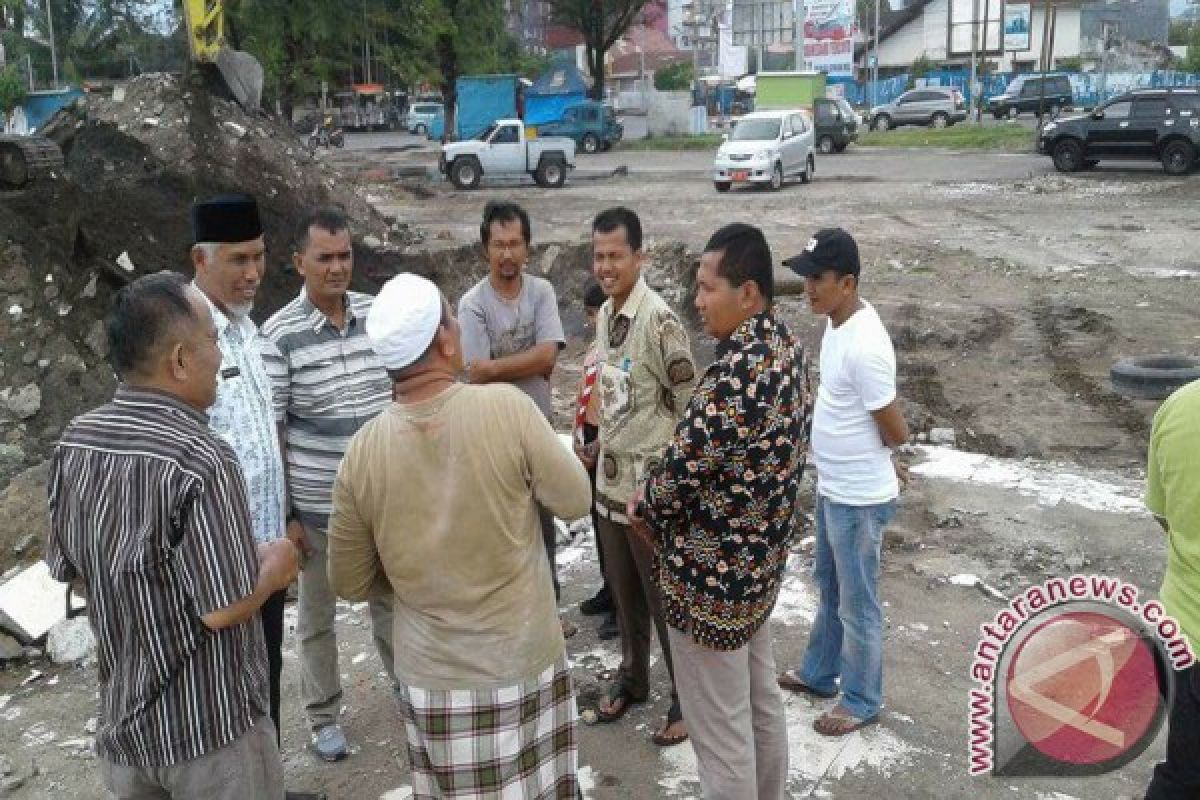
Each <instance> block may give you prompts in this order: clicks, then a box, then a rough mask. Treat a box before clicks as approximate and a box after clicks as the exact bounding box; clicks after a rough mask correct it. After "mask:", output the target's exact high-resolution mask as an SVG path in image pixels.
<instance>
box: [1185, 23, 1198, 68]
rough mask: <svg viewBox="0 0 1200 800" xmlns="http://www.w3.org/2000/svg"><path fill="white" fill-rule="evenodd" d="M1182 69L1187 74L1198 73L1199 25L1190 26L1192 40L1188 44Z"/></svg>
mask: <svg viewBox="0 0 1200 800" xmlns="http://www.w3.org/2000/svg"><path fill="white" fill-rule="evenodd" d="M1183 68H1184V70H1185V71H1187V72H1200V24H1197V25H1193V26H1192V38H1191V40H1190V41H1189V42H1188V49H1187V56H1185V57H1184V59H1183Z"/></svg>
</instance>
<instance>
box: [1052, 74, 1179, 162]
mask: <svg viewBox="0 0 1200 800" xmlns="http://www.w3.org/2000/svg"><path fill="white" fill-rule="evenodd" d="M1038 152H1040V153H1044V154H1045V155H1048V156H1050V157H1052V158H1053V159H1054V166H1055V167H1057V168H1058V170H1059V171H1060V172H1074V171H1076V170H1078V169H1084V168H1087V167H1094V166H1095V165H1096V164H1097V163H1099V162H1100V161H1102V160H1107V159H1121V160H1126V161H1129V160H1133V161H1161V162H1162V165H1163V169H1164V170H1165V171H1166V172H1167V174H1169V175H1184V174H1186V173H1188V172H1189V171H1191V170H1192V169H1193V168H1194V167H1195V166H1196V159H1197V154H1200V89H1140V90H1136V91H1133V92H1129V93H1128V94H1123V95H1121V96H1119V97H1115V98H1113V99H1112V100H1109V101H1108V102H1107V103H1105V104H1104V105H1102V106H1100V107H1099V108H1097V109H1096V110H1095V111H1093V112H1092V113H1091V114H1088V115H1086V116H1077V117H1063V118H1061V119H1057V120H1054V121H1053V122H1049V123H1047V124H1046V126H1045V127H1044V128H1042V132H1041V135H1040V136H1039V137H1038Z"/></svg>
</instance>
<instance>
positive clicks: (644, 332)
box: [596, 278, 696, 524]
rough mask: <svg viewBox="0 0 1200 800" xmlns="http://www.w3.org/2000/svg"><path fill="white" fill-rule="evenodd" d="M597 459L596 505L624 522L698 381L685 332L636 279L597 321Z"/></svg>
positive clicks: (613, 517)
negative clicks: (618, 303)
mask: <svg viewBox="0 0 1200 800" xmlns="http://www.w3.org/2000/svg"><path fill="white" fill-rule="evenodd" d="M596 354H597V359H598V361H599V364H600V375H599V377H598V378H597V381H596V384H597V387H598V391H599V393H600V435H599V438H600V459H599V461H598V465H597V470H596V510H597V511H598V512H599V513H600V514H601V515H602V516H605V517H607V518H609V519H612V520H613V521H614V522H619V523H623V524H624V523H626V522H628V518H627V517H626V516H625V505H626V503H628V502H629V498H630V497H632V496H633V493H634V490H635V488H636V487H637V486H639V485H640V484H641V483H642V482H643V481H644V480H645V473H646V471H647V467H653V466H655V465H657V463H658V462H659V461H660V460H661V458H662V453H663V450H664V449H665V448H666V446H667V443H668V442H669V441H670V440H671V437H672V436H673V435H674V433H675V424H676V423H677V422H678V421H679V418H680V416H681V415H682V414H683V411H684V409H685V408H686V407H687V403H688V398H689V397H690V396H691V394H692V389H693V387H694V386H695V382H696V365H695V361H694V359H693V358H692V351H691V347H690V344H689V342H688V335H687V331H685V330H684V327H683V324H682V323H680V321H679V317H677V316H676V315H675V312H674V311H672V310H671V308H670V307H669V306H668V305H667V304H666V301H664V300H663V299H662V298H661V297H659V295H658V293H657V292H655V291H654V290H653V289H651V288H650V287H649V286H647V285H646V281H645V279H644V278H639V279H638V282H637V285H636V286H634V288H633V291H632V292H630V294H629V297H628V298H627V299H626V300H625V304H624V305H623V306H622V307H621V310H620V311H618V312H616V313H614V312H613V302H612V300H608V301H607V302H605V304H604V305H603V306H602V307H601V309H600V316H599V318H598V319H597V321H596Z"/></svg>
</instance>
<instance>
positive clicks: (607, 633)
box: [596, 614, 621, 641]
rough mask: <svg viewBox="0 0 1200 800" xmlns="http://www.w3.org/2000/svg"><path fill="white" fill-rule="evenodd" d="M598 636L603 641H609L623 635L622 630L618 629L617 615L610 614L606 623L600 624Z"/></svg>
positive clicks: (605, 620)
mask: <svg viewBox="0 0 1200 800" xmlns="http://www.w3.org/2000/svg"><path fill="white" fill-rule="evenodd" d="M596 635H597V636H598V637H600V640H601V641H605V640H608V639H616V638H617V637H618V636H620V635H621V629H620V628H618V627H617V615H616V614H609V615H608V616H607V617H605V618H604V622H601V623H600V627H599V628H597V629H596Z"/></svg>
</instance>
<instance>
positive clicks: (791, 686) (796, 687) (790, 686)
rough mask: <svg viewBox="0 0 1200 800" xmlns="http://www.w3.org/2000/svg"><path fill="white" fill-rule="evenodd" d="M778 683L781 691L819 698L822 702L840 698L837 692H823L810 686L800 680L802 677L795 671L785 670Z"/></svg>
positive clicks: (780, 674)
mask: <svg viewBox="0 0 1200 800" xmlns="http://www.w3.org/2000/svg"><path fill="white" fill-rule="evenodd" d="M777 682H778V683H779V688H780V689H786V690H787V691H789V692H797V693H799V694H807V695H810V696H812V697H819V698H821V699H822V700H829V699H831V698H834V697H837V696H838V693H837V691H836V690H835V691H832V692H822V691H818V690H816V689H814V688H813V687H811V686H809V685H808V684H807V683H805V682H804V681H802V680H800V676H799V675H797V674H796V671H795V670H794V669H789V670H784V671H783V672H781V673H779V678H778V679H777Z"/></svg>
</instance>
